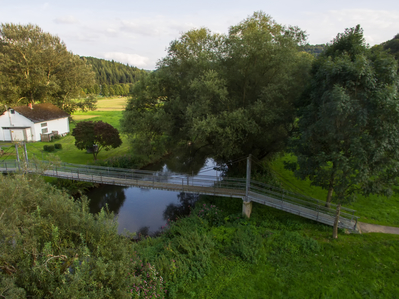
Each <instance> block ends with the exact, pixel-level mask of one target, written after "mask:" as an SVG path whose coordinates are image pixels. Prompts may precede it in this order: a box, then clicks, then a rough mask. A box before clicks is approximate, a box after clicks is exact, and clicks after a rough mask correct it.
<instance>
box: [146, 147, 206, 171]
mask: <svg viewBox="0 0 399 299" xmlns="http://www.w3.org/2000/svg"><path fill="white" fill-rule="evenodd" d="M209 154H210V152H209V150H207V149H206V148H205V147H202V148H196V147H194V146H187V147H183V148H181V149H179V150H176V151H175V152H174V153H173V154H172V155H170V156H168V157H166V158H165V159H163V160H162V161H159V162H157V163H153V164H151V165H149V166H147V167H146V170H154V171H163V172H168V171H169V172H175V173H186V174H190V175H197V174H199V173H200V172H201V170H204V168H206V167H207V166H208V164H209V161H211V160H212V159H208V157H209ZM212 162H213V160H212Z"/></svg>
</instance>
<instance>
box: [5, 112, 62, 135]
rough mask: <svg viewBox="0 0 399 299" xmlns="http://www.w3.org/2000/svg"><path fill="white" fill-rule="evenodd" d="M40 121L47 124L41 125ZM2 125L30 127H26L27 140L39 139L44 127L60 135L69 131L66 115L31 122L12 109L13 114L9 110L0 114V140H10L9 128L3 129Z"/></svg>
mask: <svg viewBox="0 0 399 299" xmlns="http://www.w3.org/2000/svg"><path fill="white" fill-rule="evenodd" d="M10 116H11V122H10ZM42 123H47V126H45V127H42ZM3 127H10V128H12V127H30V128H31V129H26V135H27V141H40V133H41V132H42V129H44V128H47V132H48V133H51V132H52V131H58V134H60V135H64V134H67V133H69V121H68V117H64V118H59V119H53V120H49V121H46V122H41V123H33V122H32V121H31V120H29V119H27V118H26V117H24V116H22V115H21V114H19V113H18V112H17V111H14V114H12V113H11V112H10V110H8V111H6V112H4V113H3V114H2V115H0V141H11V139H10V137H11V133H10V130H3Z"/></svg>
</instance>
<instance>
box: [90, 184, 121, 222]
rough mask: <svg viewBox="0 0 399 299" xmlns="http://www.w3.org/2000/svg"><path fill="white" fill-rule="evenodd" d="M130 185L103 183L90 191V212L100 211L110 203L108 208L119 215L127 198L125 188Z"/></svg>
mask: <svg viewBox="0 0 399 299" xmlns="http://www.w3.org/2000/svg"><path fill="white" fill-rule="evenodd" d="M127 188H128V187H122V186H110V185H103V186H100V187H99V188H96V189H94V190H92V191H91V192H90V203H89V208H90V212H91V213H93V214H96V213H99V212H100V211H101V209H102V208H105V206H106V205H108V210H109V211H110V212H113V213H114V214H115V215H118V213H119V209H120V208H121V206H122V205H123V203H124V202H125V200H126V195H125V189H127Z"/></svg>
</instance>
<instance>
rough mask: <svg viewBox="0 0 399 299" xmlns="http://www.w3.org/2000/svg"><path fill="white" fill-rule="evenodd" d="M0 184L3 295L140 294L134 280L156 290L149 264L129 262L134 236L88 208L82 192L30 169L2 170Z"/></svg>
mask: <svg viewBox="0 0 399 299" xmlns="http://www.w3.org/2000/svg"><path fill="white" fill-rule="evenodd" d="M0 189H1V190H2V195H3V196H2V197H1V198H0V215H1V221H0V238H1V240H2V242H1V243H0V252H1V255H0V269H1V271H0V289H1V291H2V293H1V294H2V295H3V296H4V295H8V296H9V297H11V298H12V296H14V298H15V297H17V296H20V295H24V294H23V293H24V292H25V293H26V297H35V298H54V297H57V298H87V297H89V298H93V297H96V298H132V296H133V297H134V298H144V297H145V296H144V294H139V293H138V292H136V291H135V290H134V291H133V293H131V290H132V286H133V285H134V284H135V285H136V286H138V287H139V288H141V287H143V288H146V287H147V286H155V285H156V286H158V287H159V291H160V290H161V289H160V286H161V279H160V277H159V275H158V274H157V273H156V270H155V269H154V268H153V267H150V266H148V267H145V268H142V267H141V266H136V265H134V264H133V263H131V260H132V259H133V258H136V255H135V253H134V251H133V248H132V243H131V242H130V241H129V240H128V239H127V238H125V237H123V236H120V235H119V234H118V232H117V223H116V222H115V219H114V215H112V214H108V213H107V212H106V211H104V210H102V211H101V213H99V214H98V215H92V214H90V213H89V211H88V202H87V200H86V199H85V198H82V201H74V200H73V199H72V198H71V197H69V196H68V195H67V194H66V193H64V192H61V191H59V190H57V189H55V188H54V187H51V186H50V185H48V184H45V183H44V182H43V181H42V180H41V179H40V178H38V177H35V176H29V177H24V176H18V175H15V176H12V177H10V176H1V177H0ZM138 269H140V273H137V271H138ZM129 273H137V274H136V275H129ZM147 275H148V276H150V275H151V277H152V278H153V279H154V281H155V280H157V283H155V282H154V283H152V282H151V281H150V282H149V283H148V282H146V279H147ZM157 292H158V291H157ZM136 295H137V296H136ZM158 295H162V294H160V292H158Z"/></svg>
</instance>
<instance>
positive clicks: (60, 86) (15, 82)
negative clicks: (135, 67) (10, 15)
mask: <svg viewBox="0 0 399 299" xmlns="http://www.w3.org/2000/svg"><path fill="white" fill-rule="evenodd" d="M92 85H94V73H93V72H92V70H91V67H90V66H89V65H87V64H86V61H85V60H82V59H80V57H79V56H77V55H73V54H72V53H71V52H68V50H67V48H66V46H65V44H64V43H63V42H62V41H61V40H60V39H59V37H57V36H53V35H51V34H49V33H45V32H43V31H42V30H41V29H40V28H39V27H38V26H35V25H31V24H29V25H15V24H1V26H0V104H1V107H0V109H5V107H4V105H8V106H18V105H24V104H28V103H34V102H51V103H54V104H55V105H57V106H58V107H60V108H61V109H63V110H65V111H66V112H69V113H70V112H73V111H74V110H75V109H76V108H77V106H76V105H75V102H74V101H72V99H73V98H77V97H79V95H80V92H81V90H82V88H83V87H86V86H92Z"/></svg>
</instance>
